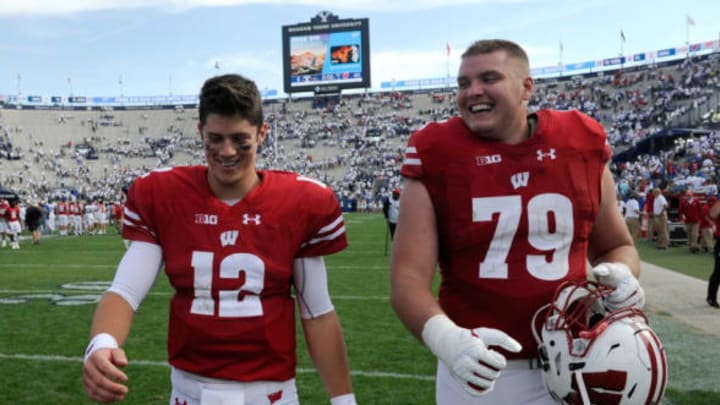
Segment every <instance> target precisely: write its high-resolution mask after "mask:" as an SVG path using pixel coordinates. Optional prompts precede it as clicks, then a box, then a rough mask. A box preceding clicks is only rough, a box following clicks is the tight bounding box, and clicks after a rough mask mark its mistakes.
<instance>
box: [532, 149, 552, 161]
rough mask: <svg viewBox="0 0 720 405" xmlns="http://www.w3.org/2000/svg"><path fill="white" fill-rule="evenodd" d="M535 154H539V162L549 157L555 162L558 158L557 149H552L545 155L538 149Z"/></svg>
mask: <svg viewBox="0 0 720 405" xmlns="http://www.w3.org/2000/svg"><path fill="white" fill-rule="evenodd" d="M535 153H537V160H543V159H545V158H546V157H549V158H550V160H555V158H557V156H555V148H550V151H549V152H547V153H544V152H543V151H542V149H538V150H536V151H535Z"/></svg>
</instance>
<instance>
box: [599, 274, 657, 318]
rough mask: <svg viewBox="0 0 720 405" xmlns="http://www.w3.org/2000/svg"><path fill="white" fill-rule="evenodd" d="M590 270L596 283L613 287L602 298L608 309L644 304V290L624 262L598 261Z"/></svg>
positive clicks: (613, 309)
mask: <svg viewBox="0 0 720 405" xmlns="http://www.w3.org/2000/svg"><path fill="white" fill-rule="evenodd" d="M592 272H593V274H594V275H595V279H596V280H597V281H598V283H600V284H602V285H604V286H607V287H610V288H612V289H613V291H612V292H611V293H610V294H609V295H608V296H606V297H605V300H604V305H605V309H607V310H608V311H610V312H613V311H616V310H618V309H620V308H627V307H636V308H642V307H643V306H644V305H645V291H644V290H643V288H642V287H641V286H640V282H639V281H638V279H637V278H635V276H634V275H633V274H632V272H631V271H630V268H629V267H628V266H627V265H626V264H625V263H600V264H598V265H597V266H595V267H593V269H592Z"/></svg>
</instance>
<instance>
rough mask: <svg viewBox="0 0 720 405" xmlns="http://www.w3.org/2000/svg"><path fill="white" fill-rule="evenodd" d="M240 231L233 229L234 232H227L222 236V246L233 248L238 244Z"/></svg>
mask: <svg viewBox="0 0 720 405" xmlns="http://www.w3.org/2000/svg"><path fill="white" fill-rule="evenodd" d="M239 234H240V232H239V231H237V230H235V229H233V230H232V231H225V232H223V233H221V234H220V246H222V247H225V246H231V245H234V244H235V242H237V238H238V235H239Z"/></svg>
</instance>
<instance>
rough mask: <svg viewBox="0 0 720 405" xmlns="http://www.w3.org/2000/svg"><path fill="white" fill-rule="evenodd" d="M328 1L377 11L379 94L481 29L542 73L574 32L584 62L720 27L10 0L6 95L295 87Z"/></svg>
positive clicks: (439, 2)
mask: <svg viewBox="0 0 720 405" xmlns="http://www.w3.org/2000/svg"><path fill="white" fill-rule="evenodd" d="M322 10H329V11H331V12H333V13H334V14H336V15H338V16H339V17H340V18H368V19H369V20H370V43H371V70H372V87H373V88H376V89H378V88H379V87H380V84H381V82H387V81H391V80H393V79H395V80H410V79H422V78H437V77H445V76H446V74H447V72H448V70H449V71H450V75H451V76H454V75H455V73H456V72H457V68H458V66H459V58H460V54H461V53H462V51H463V50H464V49H465V48H466V47H467V46H468V45H469V44H470V43H472V42H473V41H474V40H477V39H481V38H495V37H497V38H506V39H510V40H514V41H516V42H518V43H520V44H521V45H522V46H523V47H524V48H525V49H526V50H527V51H528V54H529V56H530V62H531V66H532V67H533V68H538V67H545V66H552V65H557V63H558V60H559V59H560V50H559V48H560V46H559V44H560V41H562V43H563V53H562V62H563V63H573V62H583V61H588V60H597V59H603V58H609V57H615V56H618V55H619V53H620V52H621V46H622V50H623V51H624V53H625V54H626V55H629V54H633V53H637V52H648V51H656V50H659V49H664V48H669V47H676V46H682V45H684V44H685V42H686V39H687V38H688V37H689V40H690V42H691V43H694V42H700V41H710V40H717V39H718V36H719V35H720V1H710V0H683V1H679V0H672V1H670V0H639V1H633V0H585V1H579V0H577V1H565V0H511V1H501V0H495V1H492V0H475V1H463V0H428V1H426V0H422V1H390V0H343V1H325V0H297V1H291V0H285V1H283V0H266V1H247V0H246V1H243V0H23V1H15V0H0V95H2V94H4V95H15V94H17V93H18V90H19V91H20V93H21V94H22V95H43V96H50V95H60V96H67V95H69V94H70V92H72V93H73V94H74V95H79V96H90V97H92V96H119V95H120V93H121V91H122V93H123V95H125V96H155V95H168V94H169V93H172V94H175V95H194V94H197V92H198V89H199V87H200V86H201V84H202V82H203V81H204V80H205V79H206V78H208V77H210V76H212V75H215V74H218V73H227V72H237V73H241V74H244V75H246V76H248V77H250V78H252V79H254V80H255V81H256V82H257V83H258V86H259V87H260V88H261V89H266V90H267V89H277V90H278V91H279V92H281V93H282V44H281V26H283V25H291V24H296V23H299V22H307V21H309V20H310V18H312V17H314V16H315V15H316V14H317V13H318V12H320V11H322ZM688 17H689V18H690V19H691V20H692V22H694V25H688V24H687V21H688V19H687V18H688ZM621 30H622V32H623V33H624V35H625V38H626V41H625V43H624V44H622V43H621V38H620V32H621ZM446 43H449V44H450V46H451V54H450V57H449V58H448V57H447V54H446ZM215 62H218V66H219V69H217V68H216V67H215ZM18 78H19V80H18ZM121 78H122V80H120V79H121ZM120 82H122V84H120Z"/></svg>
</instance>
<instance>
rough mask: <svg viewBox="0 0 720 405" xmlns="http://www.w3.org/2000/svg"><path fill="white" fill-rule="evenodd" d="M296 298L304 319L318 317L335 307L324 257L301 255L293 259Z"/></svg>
mask: <svg viewBox="0 0 720 405" xmlns="http://www.w3.org/2000/svg"><path fill="white" fill-rule="evenodd" d="M293 279H294V280H295V299H296V300H297V304H298V308H299V309H300V317H301V318H302V319H312V318H317V317H319V316H321V315H324V314H327V313H328V312H331V311H333V310H334V309H335V307H333V304H332V302H331V301H330V293H329V292H328V285H327V269H326V268H325V259H323V258H322V257H301V258H297V259H295V260H294V261H293Z"/></svg>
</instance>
